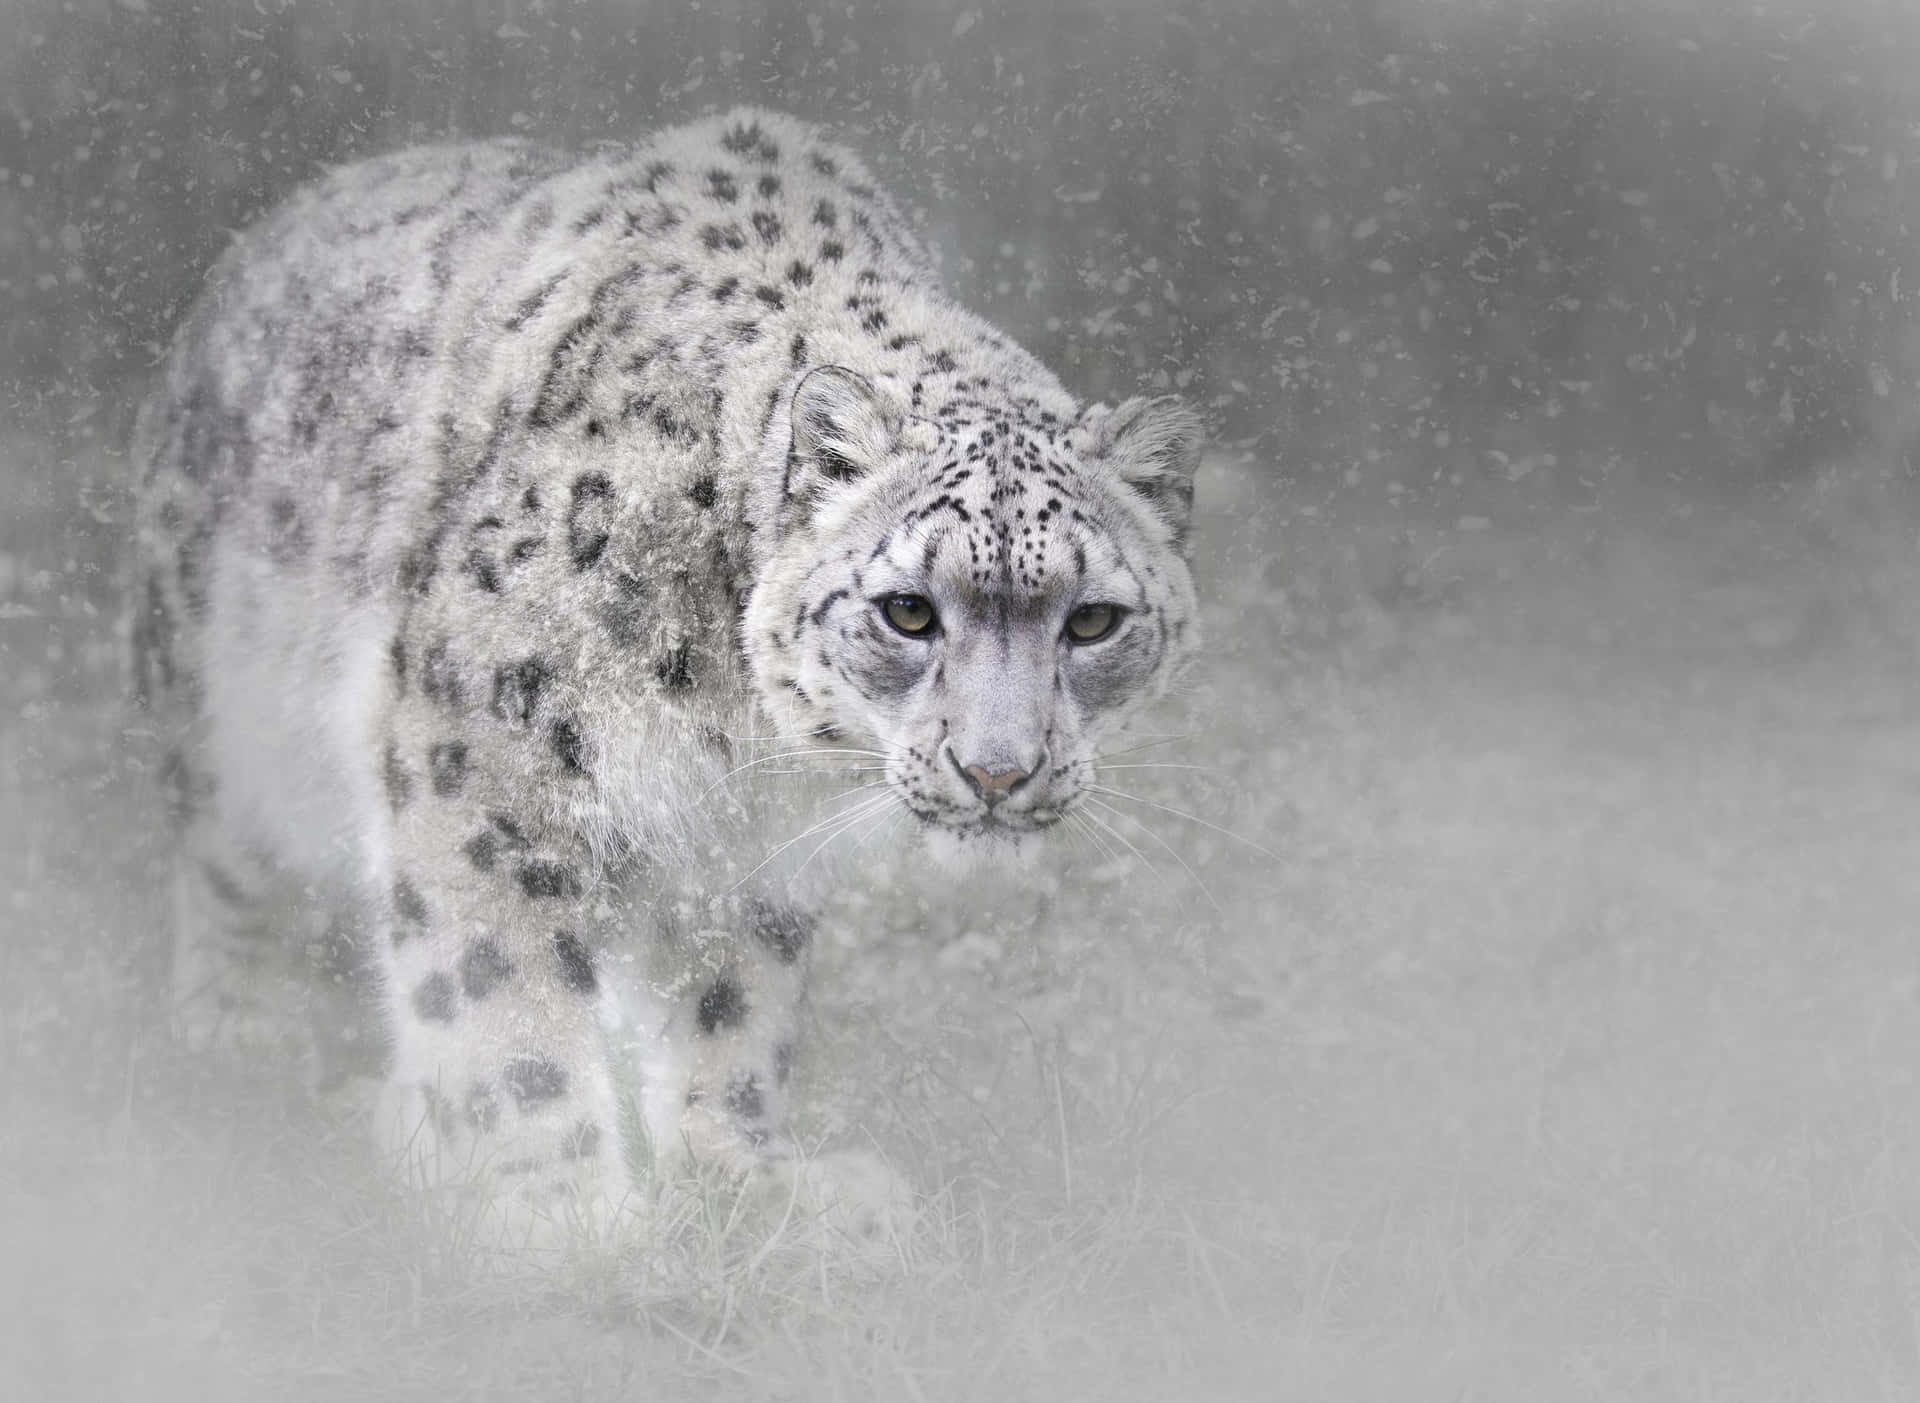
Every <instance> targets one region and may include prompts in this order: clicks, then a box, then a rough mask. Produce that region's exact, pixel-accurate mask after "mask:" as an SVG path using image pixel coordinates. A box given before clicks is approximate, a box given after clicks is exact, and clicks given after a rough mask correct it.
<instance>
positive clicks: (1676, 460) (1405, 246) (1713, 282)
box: [0, 0, 1920, 503]
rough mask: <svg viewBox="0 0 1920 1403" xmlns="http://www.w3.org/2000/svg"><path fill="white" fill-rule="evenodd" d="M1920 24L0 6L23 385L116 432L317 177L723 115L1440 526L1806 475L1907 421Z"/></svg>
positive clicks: (10, 342) (9, 253) (1099, 367)
mask: <svg viewBox="0 0 1920 1403" xmlns="http://www.w3.org/2000/svg"><path fill="white" fill-rule="evenodd" d="M1912 10H1913V7H1912V6H1910V5H1902V4H1894V3H1872V0H1839V2H1838V3H1831V4H1828V3H1817V0H1788V3H1757V4H1738V5H1736V4H1732V3H1710V4H1693V5H1682V4H1672V3H1665V0H1591V2H1590V3H1571V2H1569V0H1562V2H1561V3H1543V2H1542V0H1532V2H1531V3H1530V2H1529V0H1355V2H1354V3H1341V4H1328V3H1308V2H1307V0H1295V3H1283V4H1273V3H1254V0H1209V2H1206V3H1200V2H1197V0H1176V3H1129V2H1128V0H1105V3H1064V2H1063V0H1062V2H1053V3H989V4H985V5H981V4H973V3H936V2H935V0H927V3H906V4H900V3H882V4H874V3H871V2H870V0H860V2H859V3H833V4H819V5H808V4H793V5H787V4H767V3H764V0H704V3H700V4H687V3H673V4H648V3H578V4H537V3H535V4H524V3H512V4H507V3H500V4H491V5H462V4H457V3H454V4H448V3H428V2H426V0H399V3H367V4H360V5H355V4H347V3H334V2H333V0H324V2H323V3H300V4H292V3H286V2H285V0H265V2H264V3H259V4H255V3H228V2H227V0H212V3H199V4H177V3H168V0H72V2H71V3H64V4H60V5H54V4H33V3H25V0H9V3H8V4H7V5H6V7H5V11H4V14H0V107H3V108H4V115H3V116H0V385H4V386H5V387H6V389H5V393H6V395H7V398H8V401H9V404H10V407H11V408H12V409H13V411H14V412H15V413H16V414H17V415H35V414H39V415H45V416H47V417H49V418H50V419H51V420H52V421H54V422H72V421H73V420H74V419H75V417H76V416H79V415H84V414H86V413H87V411H88V410H89V409H93V410H95V411H96V412H101V413H105V412H107V411H109V410H120V409H122V408H123V405H124V391H125V389H126V388H127V387H128V385H129V384H130V383H132V382H134V381H136V380H137V378H138V376H139V375H140V374H141V373H142V371H143V370H144V369H145V368H146V367H148V366H149V365H151V363H152V362H153V360H154V358H155V356H156V354H157V352H158V349H159V348H160V347H161V346H163V345H164V344H165V342H166V339H167V336H168V333H169V329H170V327H171V326H172V324H173V322H174V320H175V319H176V317H177V316H178V315H179V313H180V311H181V308H182V305H183V301H184V299H185V298H187V297H188V296H189V295H190V294H191V292H192V291H193V289H194V288H195V286H196V285H197V278H198V275H199V274H200V272H201V271H202V270H203V269H204V267H205V266H206V265H207V264H208V262H209V261H210V260H211V258H212V257H213V255H214V254H215V252H216V251H217V250H218V249H219V248H220V247H221V245H222V243H223V241H224V239H225V238H226V237H227V231H229V230H231V229H233V228H235V227H237V226H239V225H241V224H244V223H245V222H246V221H247V220H248V219H250V218H251V217H253V216H255V215H256V214H258V213H259V212H260V211H261V210H262V209H264V208H266V207H267V206H269V205H270V204H272V203H273V202H274V201H275V200H276V199H278V198H279V197H280V196H282V195H283V194H285V193H286V192H287V191H288V190H289V189H290V188H291V187H292V186H293V185H295V184H297V183H298V182H300V181H302V180H304V179H307V178H308V177H310V176H311V175H313V174H314V172H315V171H317V170H318V169H320V168H321V167H322V166H324V165H325V164H327V163H330V162H338V161H343V160H347V159H351V158H353V157H355V156H359V155H364V154H367V153H370V152H375V151H381V150H385V149H389V148H391V147H394V146H397V145H401V144H404V143H406V142H409V141H417V140H421V139H424V138H430V137H443V136H447V135H450V134H467V135H471V134H483V133H484V134H500V133H509V132H517V133H521V134H524V135H528V136H533V137H537V138H542V139H547V140H551V141H555V142H561V143H567V144H573V145H579V144H583V143H591V142H593V141H596V140H619V139H622V138H625V137H627V136H630V135H631V134H633V133H636V132H639V131H643V130H645V129H647V128H648V127H650V126H654V125H657V124H660V123H663V122H667V121H671V120H673V119H676V118H680V117H684V116H687V115H690V114H694V113H697V112H700V111H703V110H705V109H708V108H710V107H713V106H717V105H724V104H727V103H731V102H736V101H752V102H763V103H767V104H771V105H773V106H776V107H781V108H785V109H789V110H792V111H796V112H798V113H801V114H803V115H806V116H809V117H814V118H819V119H823V120H826V121H830V122H832V123H834V124H836V125H837V126H838V127H840V128H841V129H842V130H843V131H844V132H845V133H846V134H847V135H848V136H849V137H851V138H852V139H854V140H856V141H858V142H859V143H860V144H861V145H862V146H863V147H864V148H865V149H866V150H867V151H868V152H870V153H871V155H872V156H873V158H874V159H875V160H876V161H878V162H879V163H880V164H881V165H882V166H883V167H885V172H886V175H887V176H888V178H889V179H890V181H891V182H892V183H893V184H894V185H895V186H896V187H897V188H898V189H899V190H900V191H901V193H902V194H903V195H904V197H905V198H907V199H908V200H909V201H910V202H911V203H912V205H913V206H914V208H915V212H916V213H917V214H918V215H919V216H920V218H921V219H922V220H923V221H924V227H925V228H926V231H927V233H928V236H929V237H930V238H931V239H932V240H933V241H934V242H935V243H936V244H937V245H938V246H939V248H940V250H941V253H942V255H943V266H944V270H945V273H946V275H947V277H948V278H949V280H950V281H951V283H952V285H953V286H954V288H955V290H956V291H957V292H958V293H959V294H960V295H961V296H962V298H963V300H965V301H967V302H969V303H970V304H972V305H974V306H975V307H977V308H979V309H980V310H982V311H983V312H984V313H986V314H987V315H988V316H989V317H991V318H994V319H996V320H997V321H999V322H1000V323H1001V324H1002V325H1004V326H1006V327H1007V328H1008V329H1010V330H1011V331H1013V332H1014V333H1015V334H1016V335H1017V336H1018V337H1019V338H1020V339H1021V340H1022V341H1023V342H1025V343H1026V344H1028V345H1029V346H1030V347H1032V349H1034V350H1035V351H1036V352H1038V353H1039V354H1040V355H1041V356H1042V357H1043V358H1045V359H1047V360H1049V361H1050V362H1052V363H1053V364H1055V365H1057V366H1059V367H1061V369H1062V370H1063V372H1064V373H1065V374H1066V376H1067V378H1068V379H1069V380H1070V381H1072V382H1074V383H1075V384H1077V385H1078V386H1079V387H1081V388H1082V389H1083V390H1085V391H1087V392H1089V393H1094V394H1109V395H1110V394H1114V393H1118V392H1121V391H1123V390H1125V389H1127V388H1128V387H1129V386H1130V385H1132V384H1133V383H1134V382H1135V381H1137V380H1142V379H1144V380H1149V381H1154V382H1159V383H1168V382H1170V383H1172V384H1174V385H1177V386H1178V387H1180V388H1182V389H1184V390H1186V391H1188V392H1189V393H1191V394H1192V395H1194V396H1195V397H1197V398H1198V399H1199V400H1201V401H1202V402H1204V403H1205V404H1207V405H1209V406H1211V407H1212V409H1213V411H1214V414H1215V422H1216V424H1217V425H1218V426H1219V428H1220V429H1221V431H1222V433H1223V436H1224V437H1225V438H1226V439H1227V440H1229V441H1231V442H1234V443H1236V444H1244V445H1247V446H1248V447H1249V448H1251V449H1252V450H1253V451H1254V452H1255V453H1257V454H1259V455H1260V456H1261V457H1262V458H1263V459H1264V460H1265V461H1266V462H1268V463H1269V464H1270V465H1271V467H1272V469H1273V470H1274V471H1275V472H1276V473H1279V474H1284V475H1286V476H1287V477H1289V478H1295V479H1301V480H1311V479H1313V478H1315V477H1318V478H1321V479H1324V481H1325V483H1326V484H1327V487H1328V490H1329V491H1333V490H1335V489H1336V488H1337V486H1338V485H1339V484H1340V483H1342V482H1345V483H1348V484H1351V483H1352V481H1353V480H1354V477H1355V475H1357V476H1358V478H1359V479H1361V480H1363V481H1364V483H1365V484H1366V486H1367V487H1368V489H1369V490H1373V491H1387V490H1392V491H1395V492H1397V493H1402V494H1405V495H1406V497H1407V498H1409V499H1410V500H1411V501H1414V502H1429V503H1431V502H1442V501H1443V500H1444V499H1446V498H1448V497H1449V496H1458V495H1461V494H1465V495H1469V496H1481V495H1487V494H1490V495H1491V496H1493V497H1494V498H1496V499H1509V498H1513V497H1514V496H1516V494H1517V495H1518V496H1520V497H1523V498H1526V499H1528V500H1531V498H1533V497H1534V496H1538V495H1542V494H1545V495H1548V496H1551V497H1554V498H1556V499H1567V500H1572V499H1578V498H1580V497H1582V496H1588V497H1590V496H1592V495H1593V494H1595V493H1599V492H1602V491H1604V489H1605V487H1606V485H1607V484H1608V483H1609V482H1610V481H1612V480H1614V479H1616V478H1617V477H1618V476H1620V475H1621V474H1631V475H1646V474H1653V475H1656V476H1658V477H1660V478H1661V479H1663V480H1667V481H1674V482H1678V483H1681V484H1683V485H1685V486H1688V487H1693V488H1710V487H1720V486H1724V487H1727V488H1729V489H1738V488H1744V487H1748V486H1751V485H1753V484H1757V483H1773V482H1779V481H1782V480H1787V479H1791V478H1793V477H1795V476H1796V475H1798V474H1802V473H1804V472H1806V471H1807V469H1808V468H1809V466H1811V465H1813V464H1816V463H1818V462H1820V461H1821V460H1822V459H1823V458H1826V457H1831V456H1833V455H1835V454H1838V453H1842V452H1845V451H1846V450H1847V449H1848V448H1850V447H1851V446H1854V445H1856V444H1858V443H1859V442H1860V441H1862V439H1863V438H1865V437H1866V436H1868V435H1870V434H1872V433H1874V432H1875V431H1876V427H1877V426H1878V425H1879V424H1880V423H1881V422H1882V421H1884V420H1885V419H1886V418H1887V417H1888V416H1889V415H1890V414H1891V413H1893V407H1892V405H1891V404H1890V401H1894V402H1897V401H1899V400H1900V399H1902V398H1904V395H1903V392H1904V391H1905V390H1906V389H1907V388H1908V387H1910V386H1911V384H1912V381H1913V374H1914V371H1915V354H1916V352H1915V350H1914V347H1913V345H1912V336H1911V333H1910V331H1909V323H1910V319H1911V318H1910V313H1909V312H1908V310H1907V308H1908V307H1909V305H1910V297H1909V296H1908V295H1906V294H1910V293H1911V291H1912V289H1913V288H1914V286H1915V283H1916V278H1917V277H1920V269H1916V268H1915V267H1914V266H1913V265H1914V261H1915V257H1916V254H1915V252H1914V242H1915V241H1914V239H1913V236H1912V230H1913V229H1914V227H1915V224H1916V220H1920V194H1916V190H1917V189H1920V183H1917V182H1916V180H1915V177H1914V170H1913V167H1914V162H1915V161H1916V160H1920V150H1916V140H1920V138H1917V137H1916V131H1920V63H1916V61H1915V60H1916V54H1920V48H1916V46H1915V43H1914V38H1915V33H1916V25H1915V19H1914V15H1913V13H1912Z"/></svg>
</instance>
